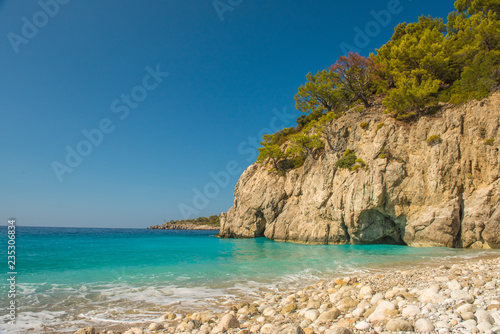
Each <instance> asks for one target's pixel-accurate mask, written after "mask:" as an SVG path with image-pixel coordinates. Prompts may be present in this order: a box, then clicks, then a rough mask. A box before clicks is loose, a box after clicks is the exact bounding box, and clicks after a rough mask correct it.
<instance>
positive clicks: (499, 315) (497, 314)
mask: <svg viewBox="0 0 500 334" xmlns="http://www.w3.org/2000/svg"><path fill="white" fill-rule="evenodd" d="M490 315H491V317H492V318H493V319H495V324H497V325H498V326H500V311H493V312H491V313H490Z"/></svg>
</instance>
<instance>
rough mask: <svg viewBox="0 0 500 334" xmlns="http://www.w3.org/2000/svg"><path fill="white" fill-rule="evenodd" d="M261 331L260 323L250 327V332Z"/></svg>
mask: <svg viewBox="0 0 500 334" xmlns="http://www.w3.org/2000/svg"><path fill="white" fill-rule="evenodd" d="M259 332H260V325H253V326H252V327H250V333H259Z"/></svg>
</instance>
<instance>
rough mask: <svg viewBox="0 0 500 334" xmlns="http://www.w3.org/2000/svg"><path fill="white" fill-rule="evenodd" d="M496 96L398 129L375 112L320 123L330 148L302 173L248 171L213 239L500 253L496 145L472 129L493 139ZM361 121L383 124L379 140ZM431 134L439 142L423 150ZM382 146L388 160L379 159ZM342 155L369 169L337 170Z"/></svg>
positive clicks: (499, 135) (498, 136)
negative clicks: (386, 243)
mask: <svg viewBox="0 0 500 334" xmlns="http://www.w3.org/2000/svg"><path fill="white" fill-rule="evenodd" d="M499 96H500V93H498V92H497V93H494V94H493V95H491V96H489V97H488V98H486V99H485V100H484V104H483V106H482V107H481V106H478V105H463V106H454V107H451V106H447V107H444V108H442V109H441V110H440V111H439V114H438V115H436V117H419V118H418V119H416V120H415V121H414V122H411V123H406V124H405V125H401V124H400V123H399V122H398V121H397V120H395V119H394V118H392V117H391V116H390V115H384V114H382V113H380V112H368V113H367V114H355V113H349V114H348V115H346V116H342V117H340V118H339V119H337V120H335V121H334V122H332V123H331V124H328V125H325V129H326V130H327V131H328V132H329V133H331V134H332V135H333V138H332V140H331V143H332V145H333V146H332V147H331V148H330V147H329V146H328V145H325V149H324V154H320V155H319V156H318V157H317V158H316V159H313V158H310V157H309V158H307V159H306V161H305V164H304V168H297V169H293V170H290V171H289V172H287V173H286V175H280V174H279V173H269V169H270V166H269V164H257V163H255V164H253V165H251V166H250V167H248V168H247V169H246V170H245V171H244V172H243V174H242V175H241V177H240V179H239V181H238V183H237V185H236V187H235V190H234V196H235V200H234V205H233V207H231V208H230V209H229V211H228V212H227V213H222V214H221V215H220V224H221V226H220V231H219V236H220V237H227V238H228V237H248V238H254V237H262V236H265V237H267V238H269V239H273V240H286V241H292V242H293V241H295V242H304V243H332V244H346V243H354V244H359V243H377V242H381V241H386V240H390V241H393V242H395V243H401V244H402V243H405V244H407V245H409V246H444V247H453V246H457V245H460V246H462V247H481V248H488V247H490V248H499V247H500V200H499V197H500V194H499V189H500V188H499V187H500V178H499V176H500V156H499V155H498V153H497V151H496V150H497V148H498V147H497V146H498V145H496V144H495V145H496V146H492V147H490V146H487V145H486V146H485V145H483V144H482V143H481V141H483V142H484V140H482V139H479V135H478V130H477V129H480V128H484V129H485V131H486V133H488V134H489V135H491V136H492V138H490V139H493V140H494V143H498V141H499V140H500V132H499V131H498V121H497V120H498V118H499V116H500V109H499V107H498V106H499V105H500V99H499ZM366 120H368V121H369V123H370V124H382V123H383V124H385V125H384V126H383V127H382V128H381V129H380V131H377V133H375V130H373V131H371V130H370V131H364V130H363V129H360V127H359V124H360V123H361V122H365V121H366ZM431 134H436V135H439V136H440V138H442V142H441V143H440V144H437V145H434V146H432V147H429V145H428V144H427V141H426V140H427V138H428V137H429V136H430V135H431ZM382 147H383V148H384V149H385V150H386V151H387V152H391V159H379V153H380V150H381V149H382ZM348 148H349V149H352V150H353V151H354V152H355V154H357V156H358V157H359V158H362V159H364V160H365V161H366V163H367V164H368V165H369V166H370V167H369V168H360V169H359V172H357V173H353V172H351V171H349V170H346V169H338V168H337V167H336V163H337V162H338V160H339V158H340V157H342V155H343V154H344V152H345V151H346V150H347V149H348ZM479 167H480V168H479ZM345 185H349V186H348V187H346V186H345ZM258 208H261V210H259V214H258V215H256V210H257V209H258ZM305 222H307V224H306V223H305ZM402 222H404V223H402ZM439 276H441V274H439Z"/></svg>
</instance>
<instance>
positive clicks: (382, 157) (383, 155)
mask: <svg viewBox="0 0 500 334" xmlns="http://www.w3.org/2000/svg"><path fill="white" fill-rule="evenodd" d="M378 157H379V158H380V159H385V158H387V156H386V155H385V153H380V155H379V156H378Z"/></svg>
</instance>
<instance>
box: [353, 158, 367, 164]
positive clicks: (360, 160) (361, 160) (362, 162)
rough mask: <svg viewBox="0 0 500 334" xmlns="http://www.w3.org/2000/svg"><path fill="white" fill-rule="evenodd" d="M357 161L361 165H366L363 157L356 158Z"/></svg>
mask: <svg viewBox="0 0 500 334" xmlns="http://www.w3.org/2000/svg"><path fill="white" fill-rule="evenodd" d="M355 162H356V163H357V164H360V166H364V165H366V163H365V161H364V160H363V159H361V158H358V159H356V161H355Z"/></svg>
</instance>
